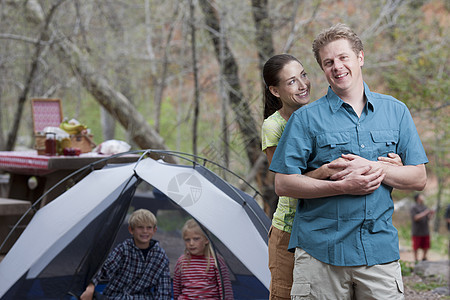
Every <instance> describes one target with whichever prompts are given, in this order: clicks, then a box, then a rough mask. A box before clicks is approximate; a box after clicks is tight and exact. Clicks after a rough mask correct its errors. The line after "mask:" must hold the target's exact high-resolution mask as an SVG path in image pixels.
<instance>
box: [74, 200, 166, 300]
mask: <svg viewBox="0 0 450 300" xmlns="http://www.w3.org/2000/svg"><path fill="white" fill-rule="evenodd" d="M128 224H129V226H128V231H129V232H130V233H131V235H132V238H130V239H127V240H125V241H124V242H122V243H121V244H119V245H118V246H117V247H116V248H114V250H113V251H112V252H111V253H110V254H109V256H108V258H107V259H106V261H105V262H104V264H103V266H102V268H101V269H100V271H99V272H98V273H97V274H96V275H95V276H94V278H92V282H91V283H90V284H89V285H88V286H87V288H86V290H85V291H84V293H83V294H82V295H81V297H80V299H81V300H86V299H92V297H93V295H94V291H95V286H96V285H97V284H98V282H99V281H100V280H101V279H106V280H108V284H107V286H106V288H105V289H104V291H103V295H104V296H107V298H108V299H167V300H168V299H171V283H170V271H169V259H168V258H167V255H166V253H165V251H164V249H162V248H161V247H160V246H159V243H158V242H157V241H155V240H152V237H153V235H154V234H155V232H156V217H155V215H154V214H152V213H151V212H150V211H149V210H146V209H138V210H136V211H135V212H133V213H132V214H131V216H130V219H129V221H128Z"/></svg>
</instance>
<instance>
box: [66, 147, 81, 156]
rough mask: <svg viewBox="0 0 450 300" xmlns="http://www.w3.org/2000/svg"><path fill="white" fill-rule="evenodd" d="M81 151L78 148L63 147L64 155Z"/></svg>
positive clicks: (75, 154)
mask: <svg viewBox="0 0 450 300" xmlns="http://www.w3.org/2000/svg"><path fill="white" fill-rule="evenodd" d="M80 153H81V149H80V148H64V149H63V155H65V156H78V155H80Z"/></svg>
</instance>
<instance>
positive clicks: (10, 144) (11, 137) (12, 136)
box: [6, 0, 64, 151]
mask: <svg viewBox="0 0 450 300" xmlns="http://www.w3.org/2000/svg"><path fill="white" fill-rule="evenodd" d="M62 2H64V0H60V1H58V2H57V3H55V4H54V5H53V6H52V7H51V8H50V11H49V13H48V14H47V16H46V18H45V20H44V15H43V14H42V15H41V16H40V17H41V18H42V19H41V22H40V23H42V22H45V25H44V28H43V29H42V31H41V35H40V37H39V39H38V40H37V41H36V48H35V52H34V55H33V58H32V62H31V67H30V72H29V73H28V77H27V80H26V83H25V86H24V89H23V90H22V93H21V94H20V96H19V99H18V102H17V110H16V113H15V114H14V119H13V124H12V126H11V131H10V132H9V134H8V140H7V142H6V150H7V151H11V150H13V149H14V145H15V144H16V139H17V132H18V131H19V126H20V121H21V119H22V114H23V108H24V106H25V102H26V100H27V97H28V92H29V91H30V88H31V84H32V82H33V79H34V76H35V74H36V71H37V69H38V61H39V58H40V56H41V53H42V51H43V48H44V47H45V46H44V45H43V44H42V41H46V40H48V38H49V31H48V30H49V26H50V20H51V19H52V16H53V13H54V12H55V11H56V8H57V7H58V6H59V5H60V4H61V3H62Z"/></svg>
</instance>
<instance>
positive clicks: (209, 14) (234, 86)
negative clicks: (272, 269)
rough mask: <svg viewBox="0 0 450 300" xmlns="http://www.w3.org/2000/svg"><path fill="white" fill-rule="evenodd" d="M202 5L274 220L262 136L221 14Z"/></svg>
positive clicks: (203, 1)
mask: <svg viewBox="0 0 450 300" xmlns="http://www.w3.org/2000/svg"><path fill="white" fill-rule="evenodd" d="M199 3H200V6H201V9H202V11H203V14H204V15H205V22H206V24H207V26H208V27H210V28H211V29H212V30H210V31H208V33H209V35H210V37H211V40H212V42H213V45H214V50H215V54H216V57H217V60H218V61H219V62H220V61H221V59H220V58H221V53H222V55H223V57H224V59H222V61H223V66H222V68H223V73H224V79H225V81H226V82H227V84H228V86H229V90H228V97H229V99H230V104H231V107H232V109H233V111H234V113H235V115H236V121H237V123H238V125H239V128H240V131H241V133H242V137H243V139H244V140H245V143H246V147H245V150H246V153H247V157H248V160H249V162H250V165H251V166H255V165H256V166H258V167H257V170H256V172H255V174H256V181H257V183H258V188H259V190H260V192H261V194H262V196H263V199H264V202H265V206H264V210H265V212H266V214H267V215H269V216H270V217H271V216H272V214H273V212H274V209H275V207H276V200H277V197H276V195H275V192H274V188H273V175H270V174H269V173H270V172H269V170H268V162H267V159H264V163H262V164H261V166H260V167H259V165H260V164H257V162H258V158H259V157H260V155H261V139H260V137H259V130H258V129H259V126H258V125H257V124H256V122H255V120H254V119H253V117H252V114H251V111H250V107H249V104H248V102H247V101H245V99H244V97H243V95H242V92H241V90H242V89H241V86H240V83H239V75H238V74H239V72H238V65H237V63H236V60H235V59H234V56H233V53H232V52H231V49H230V48H229V47H228V44H227V43H226V41H222V45H221V39H220V37H219V36H218V34H217V33H219V32H220V19H219V17H218V13H217V11H216V9H215V8H214V7H213V6H212V5H211V3H210V1H208V0H200V1H199ZM221 48H222V50H221ZM221 51H222V52H221ZM268 178H271V179H272V180H269V179H268ZM274 199H275V202H274ZM274 203H275V205H274Z"/></svg>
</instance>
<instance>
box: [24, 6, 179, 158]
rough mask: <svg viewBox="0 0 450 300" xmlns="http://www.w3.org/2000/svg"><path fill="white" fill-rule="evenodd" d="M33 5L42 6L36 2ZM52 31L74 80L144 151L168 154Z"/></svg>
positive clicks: (71, 45) (80, 56)
mask: <svg viewBox="0 0 450 300" xmlns="http://www.w3.org/2000/svg"><path fill="white" fill-rule="evenodd" d="M30 1H31V2H33V3H34V4H35V5H39V4H38V3H37V2H35V1H32V0H30ZM31 12H32V13H33V17H34V18H36V19H37V20H40V21H42V16H43V15H44V14H43V13H42V9H41V7H40V6H35V7H34V10H32V11H31ZM51 29H52V33H53V35H55V36H56V37H57V38H56V40H58V44H57V45H56V49H55V51H56V55H57V56H58V57H59V59H60V61H61V62H62V63H64V64H66V65H67V66H68V67H69V68H71V69H72V71H73V73H74V74H75V76H79V77H80V80H81V82H82V83H83V86H84V87H85V88H86V89H87V90H88V91H89V92H90V93H91V94H92V95H93V97H94V98H95V99H96V100H97V101H98V102H99V103H100V105H102V106H103V108H105V109H106V110H107V111H108V112H109V113H110V114H111V115H112V116H113V117H114V118H115V119H116V120H117V121H119V123H120V124H122V126H123V127H125V128H126V129H127V130H128V132H130V134H131V137H132V139H133V141H134V142H135V143H136V144H137V145H138V146H139V147H141V148H142V149H147V148H150V149H155V150H168V149H167V147H166V145H165V144H164V140H163V138H162V137H161V136H160V135H159V134H158V133H157V132H156V131H155V130H154V129H153V128H152V127H151V126H150V125H149V124H148V123H147V121H146V120H145V118H144V117H143V116H142V115H141V114H140V113H139V112H138V111H137V110H136V108H135V107H134V106H133V105H132V104H131V103H130V101H128V99H127V98H126V97H125V96H124V95H123V94H122V93H120V92H118V91H116V90H115V89H114V88H113V87H112V86H111V85H110V84H109V83H108V81H107V80H106V79H105V78H104V77H103V76H101V75H100V74H98V73H96V72H95V69H94V68H93V67H92V66H91V65H90V63H89V61H88V58H87V57H86V56H85V55H83V53H82V52H81V50H80V49H79V48H78V47H77V46H76V45H75V44H74V43H72V42H71V41H69V40H68V39H67V38H66V37H65V36H64V35H63V34H61V33H60V32H58V31H57V30H55V29H54V28H51ZM166 160H167V161H168V162H172V163H176V161H177V160H176V159H175V158H174V157H172V156H170V155H169V156H167V157H166Z"/></svg>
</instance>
